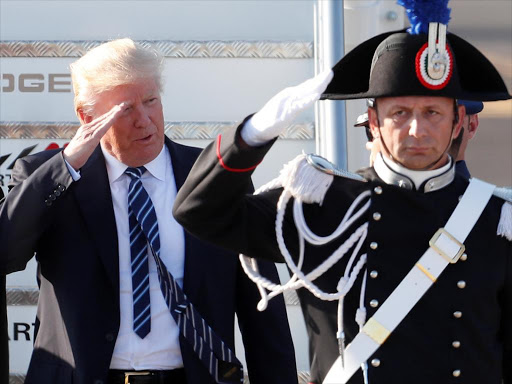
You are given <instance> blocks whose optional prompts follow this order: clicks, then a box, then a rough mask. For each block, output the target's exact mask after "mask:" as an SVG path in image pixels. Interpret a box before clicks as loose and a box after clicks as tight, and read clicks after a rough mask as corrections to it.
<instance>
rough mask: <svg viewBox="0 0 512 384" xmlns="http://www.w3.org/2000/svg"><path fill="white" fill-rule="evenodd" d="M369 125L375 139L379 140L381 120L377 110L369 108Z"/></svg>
mask: <svg viewBox="0 0 512 384" xmlns="http://www.w3.org/2000/svg"><path fill="white" fill-rule="evenodd" d="M368 123H369V124H370V132H371V133H372V136H373V138H374V139H377V138H379V137H380V132H379V119H378V117H377V111H376V110H375V108H368Z"/></svg>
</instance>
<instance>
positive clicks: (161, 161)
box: [100, 145, 167, 184]
mask: <svg viewBox="0 0 512 384" xmlns="http://www.w3.org/2000/svg"><path fill="white" fill-rule="evenodd" d="M100 147H101V151H102V152H103V156H104V157H105V164H106V166H107V173H108V179H109V181H110V184H112V183H113V182H115V181H117V180H118V179H119V178H120V177H121V176H122V175H123V174H124V171H126V168H128V166H127V165H126V164H123V163H122V162H120V161H119V160H118V159H116V158H115V157H114V156H112V155H111V154H110V153H109V152H108V151H107V150H106V149H105V148H103V146H101V145H100ZM166 166H167V161H165V145H164V146H163V147H162V150H161V151H160V153H159V154H158V156H157V157H155V158H154V159H153V160H151V161H150V162H149V163H147V164H144V167H146V170H147V171H148V172H149V173H151V175H152V176H153V177H155V178H157V179H158V180H161V181H165V167H166Z"/></svg>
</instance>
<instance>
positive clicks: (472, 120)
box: [467, 114, 479, 140]
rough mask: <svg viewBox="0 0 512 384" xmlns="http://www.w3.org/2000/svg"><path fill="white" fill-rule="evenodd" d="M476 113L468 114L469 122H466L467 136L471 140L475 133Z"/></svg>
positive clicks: (476, 125)
mask: <svg viewBox="0 0 512 384" xmlns="http://www.w3.org/2000/svg"><path fill="white" fill-rule="evenodd" d="M478 124H479V121H478V115H477V114H475V115H471V116H469V124H468V130H467V131H468V138H469V139H470V140H471V139H472V138H473V137H475V135H476V130H477V128H478Z"/></svg>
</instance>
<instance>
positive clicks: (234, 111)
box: [0, 58, 313, 121]
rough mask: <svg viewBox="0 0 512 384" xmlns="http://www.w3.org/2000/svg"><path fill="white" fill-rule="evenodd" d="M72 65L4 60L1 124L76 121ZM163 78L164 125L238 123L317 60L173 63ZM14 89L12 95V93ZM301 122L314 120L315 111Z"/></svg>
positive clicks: (307, 71) (62, 60)
mask: <svg viewBox="0 0 512 384" xmlns="http://www.w3.org/2000/svg"><path fill="white" fill-rule="evenodd" d="M73 61H75V59H73V58H2V59H0V64H1V67H0V73H1V75H2V81H1V83H0V84H1V87H0V92H1V93H0V96H1V98H0V120H1V121H77V118H76V115H75V113H74V108H73V93H72V92H71V85H70V84H69V82H70V78H69V77H63V75H64V74H69V64H70V63H72V62H73ZM11 75H12V76H11ZM52 75H53V76H54V81H53V84H54V86H53V88H54V90H53V91H52V90H51V89H50V85H51V80H50V79H51V76H52ZM55 75H59V76H58V77H55ZM163 75H164V81H165V85H164V94H163V105H164V113H165V119H166V120H170V121H234V120H239V119H242V118H243V117H245V115H247V114H249V113H253V112H255V111H257V110H258V109H259V108H261V106H262V105H263V104H264V103H265V102H266V101H267V100H268V99H269V98H270V97H272V96H273V95H274V94H275V93H276V92H278V91H280V90H281V89H282V88H285V87H288V86H291V85H296V84H298V83H300V82H301V81H303V80H305V79H307V78H308V77H310V76H312V75H313V61H312V60H309V59H288V60H283V59H171V58H169V59H166V67H165V70H164V73H163ZM24 77H25V80H23V78H24ZM37 77H39V78H37ZM12 78H13V79H14V80H12ZM34 78H35V79H34ZM13 81H14V84H13ZM56 81H58V82H59V83H62V84H56V83H55V82H56ZM11 88H14V90H13V91H10V89H11ZM300 119H303V120H308V121H312V120H313V111H309V112H308V113H305V114H304V115H303V116H302V117H301V118H300ZM300 119H299V120H300Z"/></svg>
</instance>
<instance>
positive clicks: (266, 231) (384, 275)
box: [174, 130, 512, 384]
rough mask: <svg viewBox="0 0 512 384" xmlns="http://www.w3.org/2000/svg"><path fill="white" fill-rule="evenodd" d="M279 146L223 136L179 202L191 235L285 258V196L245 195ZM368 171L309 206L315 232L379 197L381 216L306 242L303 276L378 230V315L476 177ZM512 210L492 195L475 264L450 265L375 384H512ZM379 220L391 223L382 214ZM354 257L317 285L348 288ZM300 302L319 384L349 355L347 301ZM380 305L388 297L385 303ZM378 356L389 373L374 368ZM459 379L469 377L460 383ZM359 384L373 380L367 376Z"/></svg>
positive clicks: (371, 239)
mask: <svg viewBox="0 0 512 384" xmlns="http://www.w3.org/2000/svg"><path fill="white" fill-rule="evenodd" d="M271 144H272V143H270V144H268V145H265V146H262V147H258V148H250V147H247V145H245V144H244V143H243V141H242V140H241V139H240V138H239V133H237V132H235V131H234V130H233V131H231V132H227V133H225V134H223V135H222V137H219V138H218V139H217V141H216V142H215V143H213V144H212V145H210V146H209V147H207V148H206V149H205V150H204V151H203V153H202V155H201V156H200V157H199V159H198V161H197V163H196V164H195V166H194V168H193V169H192V171H191V173H190V175H189V178H188V179H187V182H186V183H185V185H184V186H183V187H182V189H181V191H180V192H179V194H178V197H177V199H176V203H175V206H174V215H175V217H176V218H177V220H178V221H179V222H180V223H181V224H182V225H183V226H184V227H185V228H186V229H187V230H189V231H190V232H191V233H193V234H195V235H197V236H199V237H201V238H204V239H206V240H208V241H212V242H215V243H216V244H218V245H221V246H223V247H226V248H228V249H231V250H234V251H236V252H243V253H244V254H246V255H248V256H251V257H256V258H263V259H268V260H273V261H283V257H282V256H281V253H280V251H279V249H278V245H277V242H276V234H275V221H276V203H277V201H278V199H279V196H280V194H281V192H282V189H277V190H271V191H269V192H265V193H262V194H260V195H256V196H251V195H246V194H245V193H244V191H245V190H246V188H247V184H248V183H249V182H250V175H251V170H252V169H253V168H254V166H255V165H256V164H258V163H259V162H260V161H261V160H262V159H263V156H264V155H265V153H266V152H267V151H268V150H269V148H270V147H271ZM363 174H364V177H365V178H366V181H365V182H363V181H356V180H352V179H348V178H341V177H335V178H334V181H333V183H332V185H331V186H330V188H329V190H328V191H327V194H326V196H325V198H324V201H323V204H322V205H321V206H320V205H318V204H309V205H305V206H304V215H305V218H306V222H307V224H308V225H309V227H310V228H311V229H312V230H313V232H315V233H316V234H318V235H323V236H326V235H327V234H330V233H332V232H333V231H334V230H335V229H336V228H337V227H338V225H339V224H340V222H341V220H342V218H343V216H344V214H345V212H346V211H347V209H348V208H349V206H350V205H351V204H352V202H353V201H354V200H355V199H356V198H357V196H359V195H360V194H361V193H362V192H364V191H370V192H371V197H370V199H371V205H370V208H369V209H368V210H367V211H366V212H365V214H364V215H363V216H362V217H361V218H360V219H359V220H357V221H356V222H355V223H354V224H353V225H351V227H350V228H349V230H348V231H347V233H346V234H344V235H342V236H341V238H340V239H337V240H336V241H333V242H332V243H329V244H327V245H324V246H321V247H318V246H306V252H305V255H306V256H305V260H304V266H303V268H302V270H303V271H304V272H305V273H307V272H309V271H311V270H312V269H313V268H314V267H316V266H318V265H319V264H320V263H321V262H322V261H323V260H325V258H326V257H328V256H329V255H330V254H331V253H332V252H333V251H334V250H335V249H336V248H338V247H339V246H340V244H342V243H343V242H344V241H345V239H346V238H347V237H348V236H349V235H350V234H352V233H353V232H354V230H355V229H356V228H358V227H359V226H360V225H362V224H363V223H364V222H368V223H369V226H368V235H367V238H366V240H365V242H364V244H363V246H362V250H361V252H360V253H361V254H362V253H366V254H367V257H368V261H367V264H366V268H367V271H368V279H367V283H366V290H365V292H364V304H365V307H366V310H367V316H366V319H369V318H370V317H371V316H372V315H373V314H374V313H375V312H376V311H377V310H378V308H379V305H381V304H382V303H383V302H384V301H385V300H386V298H387V297H388V296H389V295H390V293H391V292H392V291H393V290H394V289H395V287H396V286H397V285H398V284H399V283H400V281H401V280H402V279H403V278H404V277H405V275H406V274H407V273H408V272H409V271H410V270H411V268H413V266H414V265H415V263H416V261H417V260H418V259H419V258H420V257H421V256H422V255H423V253H424V252H425V251H426V250H427V248H428V246H429V245H428V241H429V239H430V238H431V237H432V235H433V234H434V233H435V232H436V231H437V229H439V228H440V227H443V226H444V225H445V223H446V222H447V221H448V218H449V217H450V215H451V213H452V211H453V210H454V208H455V206H456V205H457V203H458V201H459V196H461V195H462V194H463V193H464V191H465V189H466V187H467V185H468V181H466V180H465V179H464V178H462V177H460V176H456V177H455V179H454V180H453V182H451V183H450V184H449V185H447V186H446V187H444V188H442V189H439V190H436V191H433V192H429V193H423V192H418V191H413V190H408V189H404V188H399V187H397V186H394V185H388V184H385V183H384V182H383V181H382V180H380V179H379V177H377V175H376V173H375V171H374V170H373V169H367V170H365V171H364V172H363ZM503 203H504V202H503V200H501V199H499V198H497V197H494V196H493V197H492V198H491V200H490V201H489V203H488V205H487V207H486V209H485V210H484V212H483V214H482V215H481V217H480V219H479V220H478V222H477V223H476V225H475V227H474V228H473V230H472V231H471V233H470V234H469V236H468V238H467V240H466V242H465V245H466V254H467V257H465V258H464V259H465V260H459V262H457V263H456V264H453V265H449V266H448V267H447V268H446V269H445V271H444V272H443V274H442V275H441V276H440V277H439V278H438V280H437V282H436V283H435V284H434V285H433V286H432V287H431V288H430V290H429V291H427V293H426V294H425V295H424V296H423V298H422V299H421V300H420V301H419V302H418V303H417V305H416V306H415V307H414V308H413V309H412V311H411V312H410V313H409V314H408V316H407V317H406V318H405V319H404V320H403V321H402V322H401V324H400V325H399V326H398V327H397V328H396V330H395V331H394V332H393V333H392V334H391V336H390V337H389V338H388V339H387V341H386V342H385V343H384V344H383V345H382V346H381V347H380V349H379V350H378V351H377V352H375V354H374V355H373V356H371V357H370V359H369V360H368V363H369V364H368V365H369V368H368V369H369V380H370V383H371V384H395V383H396V384H403V383H415V384H433V383H436V384H439V383H458V382H460V383H465V384H482V383H486V384H501V383H502V379H503V378H504V381H505V383H512V376H511V373H512V247H511V242H510V241H508V240H507V239H505V238H503V237H499V236H497V235H496V229H497V224H498V222H499V220H500V212H501V208H502V206H503ZM290 211H291V210H290V206H288V209H287V213H286V215H285V218H284V223H283V232H284V239H285V242H286V244H287V247H288V249H289V250H290V252H291V254H292V256H294V257H296V255H297V244H298V243H297V234H296V229H295V224H294V222H293V217H292V214H291V212H290ZM377 212H378V213H379V214H380V215H374V213H377ZM372 243H373V244H372ZM370 245H371V246H370ZM348 257H349V255H346V256H345V257H344V258H342V259H341V260H340V261H339V262H338V263H337V264H335V265H334V266H333V267H332V268H331V269H329V270H328V271H327V272H326V273H325V274H324V275H322V276H321V277H319V278H318V279H317V280H315V283H316V284H317V285H318V286H319V287H320V288H321V289H322V290H323V291H327V292H336V286H337V283H338V281H339V279H340V277H341V276H342V275H343V273H344V269H345V266H346V263H347V260H348ZM372 271H373V273H370V272H372ZM361 280H362V273H360V275H359V276H358V278H357V280H356V282H355V284H354V286H353V288H352V290H351V291H350V292H349V293H348V295H347V296H346V298H345V303H344V306H345V309H344V322H345V331H346V333H347V338H348V340H347V344H348V343H349V342H350V341H351V340H352V338H353V337H354V336H355V335H356V334H357V332H358V325H357V324H356V322H355V314H356V309H357V308H358V306H359V296H360V290H361ZM463 282H464V283H465V284H464V283H463ZM298 294H299V297H300V301H301V306H302V310H303V313H304V317H305V321H306V326H307V332H308V336H309V339H310V362H311V375H312V381H313V382H314V383H318V384H319V383H321V382H322V381H323V379H324V377H325V375H326V374H327V372H328V371H329V369H330V367H331V365H332V363H333V362H334V361H335V359H336V358H337V357H338V345H337V340H336V331H337V320H336V318H337V306H338V303H337V302H325V301H320V300H319V299H317V298H315V297H314V296H313V295H312V294H311V293H309V292H308V291H306V290H305V289H304V288H302V289H300V290H299V292H298ZM372 300H376V301H373V304H374V306H372V305H370V302H371V301H372ZM375 304H376V305H375ZM456 312H460V315H461V316H459V313H456ZM457 342H458V343H457ZM374 359H378V360H380V365H378V366H373V365H372V364H370V362H371V361H372V360H374ZM375 365H377V364H375ZM457 371H460V372H457ZM454 372H455V375H458V374H459V373H460V374H459V375H458V377H455V375H454ZM349 382H350V383H363V377H362V374H361V371H360V370H359V371H358V372H356V373H355V375H354V376H353V377H352V379H351V380H350V381H349Z"/></svg>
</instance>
